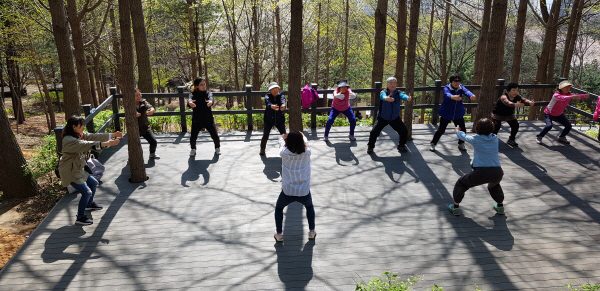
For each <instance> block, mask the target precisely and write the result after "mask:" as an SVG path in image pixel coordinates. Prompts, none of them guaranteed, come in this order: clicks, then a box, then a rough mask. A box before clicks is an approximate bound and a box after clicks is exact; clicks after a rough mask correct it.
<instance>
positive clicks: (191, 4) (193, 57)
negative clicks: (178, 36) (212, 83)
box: [187, 0, 200, 80]
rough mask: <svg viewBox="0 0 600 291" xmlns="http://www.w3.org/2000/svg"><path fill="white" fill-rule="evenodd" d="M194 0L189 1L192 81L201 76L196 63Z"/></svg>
mask: <svg viewBox="0 0 600 291" xmlns="http://www.w3.org/2000/svg"><path fill="white" fill-rule="evenodd" d="M194 2H195V1H194V0H187V5H188V11H187V15H188V26H189V32H188V33H189V37H190V66H191V68H192V76H191V77H190V79H192V80H193V79H194V78H196V77H198V76H200V75H198V67H197V65H198V64H197V63H196V61H197V60H198V59H197V58H196V37H195V35H196V33H195V29H194V10H193V9H194Z"/></svg>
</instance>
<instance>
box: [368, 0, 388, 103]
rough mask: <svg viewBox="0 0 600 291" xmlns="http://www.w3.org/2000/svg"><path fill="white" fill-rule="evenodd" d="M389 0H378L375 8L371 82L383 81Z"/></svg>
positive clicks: (372, 100) (372, 98) (373, 99)
mask: <svg viewBox="0 0 600 291" xmlns="http://www.w3.org/2000/svg"><path fill="white" fill-rule="evenodd" d="M387 9H388V1H387V0H378V1H377V8H376V9H375V46H374V48H373V71H372V72H371V84H374V83H375V82H381V81H382V79H383V65H384V61H385V31H386V26H387ZM375 98H378V96H376V94H372V95H371V104H375Z"/></svg>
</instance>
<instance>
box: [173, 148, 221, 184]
mask: <svg viewBox="0 0 600 291" xmlns="http://www.w3.org/2000/svg"><path fill="white" fill-rule="evenodd" d="M217 161H219V155H217V154H214V155H213V158H212V159H211V160H197V161H196V158H195V157H189V159H188V168H187V170H185V172H183V174H181V186H183V187H190V186H188V185H187V181H196V180H198V178H200V175H202V177H203V178H204V183H202V186H204V185H206V184H208V182H209V181H210V172H208V167H209V166H210V165H211V164H214V163H216V162H217Z"/></svg>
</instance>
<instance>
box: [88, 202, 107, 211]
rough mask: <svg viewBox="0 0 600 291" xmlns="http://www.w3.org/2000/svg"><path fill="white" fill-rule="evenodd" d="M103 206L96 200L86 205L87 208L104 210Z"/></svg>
mask: <svg viewBox="0 0 600 291" xmlns="http://www.w3.org/2000/svg"><path fill="white" fill-rule="evenodd" d="M102 208H103V207H102V206H100V205H98V204H96V202H92V204H90V205H88V206H86V207H85V210H102Z"/></svg>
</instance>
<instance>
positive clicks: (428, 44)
mask: <svg viewBox="0 0 600 291" xmlns="http://www.w3.org/2000/svg"><path fill="white" fill-rule="evenodd" d="M434 7H435V2H432V4H431V14H430V16H429V34H428V37H427V48H426V49H425V64H424V65H423V82H422V83H421V85H422V86H427V69H428V67H429V52H430V51H431V41H432V38H433V15H434V12H435V9H434ZM426 103H427V92H425V91H423V92H422V93H421V104H426ZM420 121H421V123H425V108H423V109H421V119H420Z"/></svg>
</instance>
